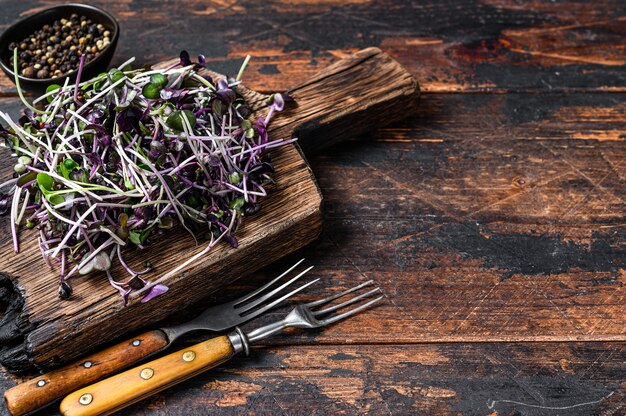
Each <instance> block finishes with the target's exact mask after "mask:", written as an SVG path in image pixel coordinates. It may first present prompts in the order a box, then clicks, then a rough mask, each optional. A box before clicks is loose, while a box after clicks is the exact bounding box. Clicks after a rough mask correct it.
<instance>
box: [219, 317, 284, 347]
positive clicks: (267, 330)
mask: <svg viewBox="0 0 626 416" xmlns="http://www.w3.org/2000/svg"><path fill="white" fill-rule="evenodd" d="M287 326H288V324H287V323H286V322H285V321H279V322H274V323H271V324H269V325H265V326H262V327H260V328H257V329H255V330H254V331H252V332H250V333H248V334H245V333H244V332H243V331H242V330H241V329H239V327H236V328H235V331H233V332H231V333H230V334H228V338H229V339H230V342H231V344H233V348H234V350H235V353H240V352H245V353H246V355H248V353H249V352H250V344H252V343H254V342H258V341H261V340H263V339H265V338H269V337H271V336H272V335H274V334H276V333H278V332H281V331H282V330H283V329H285V328H286V327H287Z"/></svg>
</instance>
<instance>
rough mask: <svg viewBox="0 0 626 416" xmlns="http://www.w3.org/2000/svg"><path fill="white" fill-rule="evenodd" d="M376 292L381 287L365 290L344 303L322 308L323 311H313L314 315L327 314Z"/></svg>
mask: <svg viewBox="0 0 626 416" xmlns="http://www.w3.org/2000/svg"><path fill="white" fill-rule="evenodd" d="M376 292H380V288H379V287H377V288H374V289H372V290H370V291H368V292H365V293H363V294H360V295H359V296H355V297H353V298H352V299H349V300H347V301H345V302H343V303H340V304H338V305H334V306H331V307H329V308H326V309H322V310H321V311H312V312H313V316H315V317H318V316H321V315H324V314H327V313H328V312H332V311H336V310H337V309H341V308H345V307H346V306H348V305H352V304H353V303H356V302H358V301H360V300H361V299H363V298H366V297H368V296H371V295H373V294H374V293H376Z"/></svg>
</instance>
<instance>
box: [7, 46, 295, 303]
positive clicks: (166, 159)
mask: <svg viewBox="0 0 626 416" xmlns="http://www.w3.org/2000/svg"><path fill="white" fill-rule="evenodd" d="M130 63H132V60H130V61H129V62H126V63H125V64H123V65H121V66H120V67H119V68H118V69H112V70H110V71H109V72H108V73H104V74H101V75H99V76H98V77H96V78H93V79H91V80H89V81H82V80H81V79H80V72H81V70H82V66H83V64H84V62H82V61H81V66H80V67H79V72H78V80H77V81H76V83H72V84H69V82H67V81H66V83H65V85H63V86H59V85H56V86H51V87H50V88H48V91H47V93H46V94H45V95H43V96H42V97H39V98H38V99H37V100H35V104H36V103H37V102H40V103H44V104H45V105H44V106H42V105H39V108H37V107H36V106H33V105H31V104H30V103H28V102H27V101H26V100H24V104H25V105H26V106H27V109H26V110H25V111H24V116H23V117H21V118H20V119H19V120H18V121H14V120H12V119H11V117H10V116H9V115H7V114H5V113H2V112H0V137H2V138H3V139H4V144H5V145H6V147H8V148H10V149H11V150H12V151H13V154H14V156H16V157H17V160H16V164H15V168H14V169H15V175H14V178H13V179H12V180H11V181H9V182H7V183H5V184H3V185H2V188H0V189H3V190H4V193H3V194H0V211H3V210H4V211H8V212H9V213H10V224H11V233H12V235H13V244H14V249H15V251H16V252H19V241H18V227H20V226H25V227H26V228H31V229H35V230H36V233H37V239H38V243H39V247H40V250H41V254H42V256H43V259H44V260H45V262H46V263H47V264H48V266H50V267H52V268H55V269H57V270H58V272H59V278H60V284H59V296H60V297H61V298H62V299H67V298H69V297H70V296H71V294H72V288H71V278H72V277H74V276H76V275H79V274H88V273H91V272H93V271H98V272H104V274H106V276H107V277H108V280H109V282H110V284H111V285H112V286H113V287H114V288H115V289H117V290H118V291H119V292H120V294H121V295H122V297H123V300H124V303H125V304H126V302H127V301H128V298H129V296H142V302H145V301H148V300H150V299H152V298H154V297H155V296H158V295H160V294H162V293H164V292H165V291H167V289H168V288H167V285H166V283H167V280H168V278H170V277H171V276H172V275H174V274H176V273H178V272H179V271H180V270H181V269H183V268H184V267H186V266H187V265H189V264H192V263H193V262H195V261H196V260H197V259H198V258H200V257H201V256H204V255H205V254H206V253H207V252H208V251H209V250H211V248H212V247H214V246H215V245H216V244H217V243H218V242H219V241H220V240H225V241H227V242H228V243H230V245H232V246H233V247H237V240H236V239H235V237H234V236H233V234H234V231H235V229H236V228H237V225H238V224H239V223H240V221H241V218H242V216H249V215H254V214H255V213H256V212H257V211H259V209H260V208H261V205H260V203H259V199H260V198H262V197H264V196H265V195H266V189H265V185H267V183H268V182H271V176H270V175H271V173H273V172H274V168H273V166H272V164H271V163H270V161H269V158H268V157H269V155H268V153H267V152H265V150H267V149H269V148H273V147H277V146H282V145H285V144H286V143H290V142H292V141H293V139H290V140H282V139H278V140H272V141H270V140H269V138H268V135H267V125H268V123H269V122H270V119H271V118H272V115H273V114H275V112H277V111H281V110H282V109H283V107H284V103H285V100H286V99H288V97H287V96H286V95H284V94H274V95H273V96H271V98H270V100H269V106H268V111H267V114H266V115H265V116H264V117H261V118H259V119H258V120H250V109H249V108H248V106H247V105H246V102H245V100H244V99H243V97H242V96H241V95H240V94H239V93H238V92H237V86H238V85H239V83H240V78H241V74H242V72H243V69H244V67H245V65H246V63H247V59H246V61H245V62H244V64H243V65H242V68H241V70H240V72H239V74H238V76H237V77H236V78H235V79H217V80H214V79H211V78H210V77H209V76H207V75H206V74H203V72H202V71H201V68H202V67H204V64H205V61H204V58H203V57H202V56H199V57H198V62H192V61H191V60H190V58H189V54H188V53H186V52H182V53H181V59H180V62H179V63H177V64H175V65H172V66H170V67H169V68H166V69H163V70H152V69H134V70H133V69H130ZM16 81H17V82H18V81H19V80H16ZM18 91H20V96H22V94H21V90H20V89H19V83H18ZM172 227H183V228H184V229H185V230H187V231H188V232H189V234H191V236H192V238H194V239H195V240H196V243H198V244H206V246H205V248H204V249H203V250H202V251H200V252H199V253H197V254H196V255H194V256H187V257H188V258H184V256H181V258H182V259H181V262H180V264H177V266H176V267H175V268H173V269H172V270H169V271H168V272H167V273H165V274H162V275H160V276H158V275H157V276H156V278H155V279H151V281H150V282H149V281H148V280H147V279H145V277H146V276H145V275H146V273H148V272H149V271H150V270H151V267H152V266H151V264H149V263H148V262H145V263H144V264H143V265H142V266H141V269H140V270H139V269H137V268H131V267H130V266H129V265H128V264H127V262H126V261H125V260H124V258H125V254H126V253H127V251H128V250H137V249H139V250H140V249H143V248H144V247H145V246H146V245H148V244H149V242H150V240H151V239H154V237H155V236H156V235H158V234H161V233H163V230H165V229H169V228H172ZM203 239H206V240H207V241H208V242H203V241H202V240H203ZM116 262H118V263H119V264H120V265H121V266H122V267H123V269H125V270H126V271H127V273H128V275H127V276H117V275H116V276H114V275H113V273H112V264H115V263H116ZM142 276H143V277H142Z"/></svg>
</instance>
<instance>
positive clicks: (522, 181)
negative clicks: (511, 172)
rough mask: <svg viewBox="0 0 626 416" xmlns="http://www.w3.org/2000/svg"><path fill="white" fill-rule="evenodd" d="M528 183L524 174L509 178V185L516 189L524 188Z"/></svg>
mask: <svg viewBox="0 0 626 416" xmlns="http://www.w3.org/2000/svg"><path fill="white" fill-rule="evenodd" d="M529 185H530V181H529V180H528V178H526V176H524V175H515V176H514V177H513V179H512V180H511V186H512V187H513V188H517V189H525V188H528V186H529Z"/></svg>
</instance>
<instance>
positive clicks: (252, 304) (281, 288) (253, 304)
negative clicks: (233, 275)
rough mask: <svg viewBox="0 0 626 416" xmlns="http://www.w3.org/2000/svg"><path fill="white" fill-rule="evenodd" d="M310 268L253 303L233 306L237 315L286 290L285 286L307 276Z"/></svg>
mask: <svg viewBox="0 0 626 416" xmlns="http://www.w3.org/2000/svg"><path fill="white" fill-rule="evenodd" d="M312 268H313V266H311V267H309V268H307V269H305V270H304V271H303V272H301V273H300V274H299V275H297V276H296V277H294V278H292V279H291V280H288V281H287V282H285V283H283V284H282V285H280V286H278V287H277V288H276V289H274V290H272V291H271V292H269V293H266V294H264V295H263V296H261V297H260V298H258V299H256V300H254V301H252V302H250V303H247V304H245V305H242V306H235V309H240V310H239V313H240V314H242V313H244V312H246V311H249V310H250V309H252V308H255V307H257V306H259V305H260V304H261V303H263V302H265V301H266V300H268V299H270V298H271V297H272V296H274V295H275V294H277V293H278V292H280V291H281V290H283V289H284V288H286V287H287V286H289V285H290V284H292V283H293V282H295V281H296V280H298V279H299V278H301V277H302V276H304V275H305V274H307V273H308V272H309V271H310V270H311V269H312ZM296 293H297V292H296ZM285 299H286V298H285Z"/></svg>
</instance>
